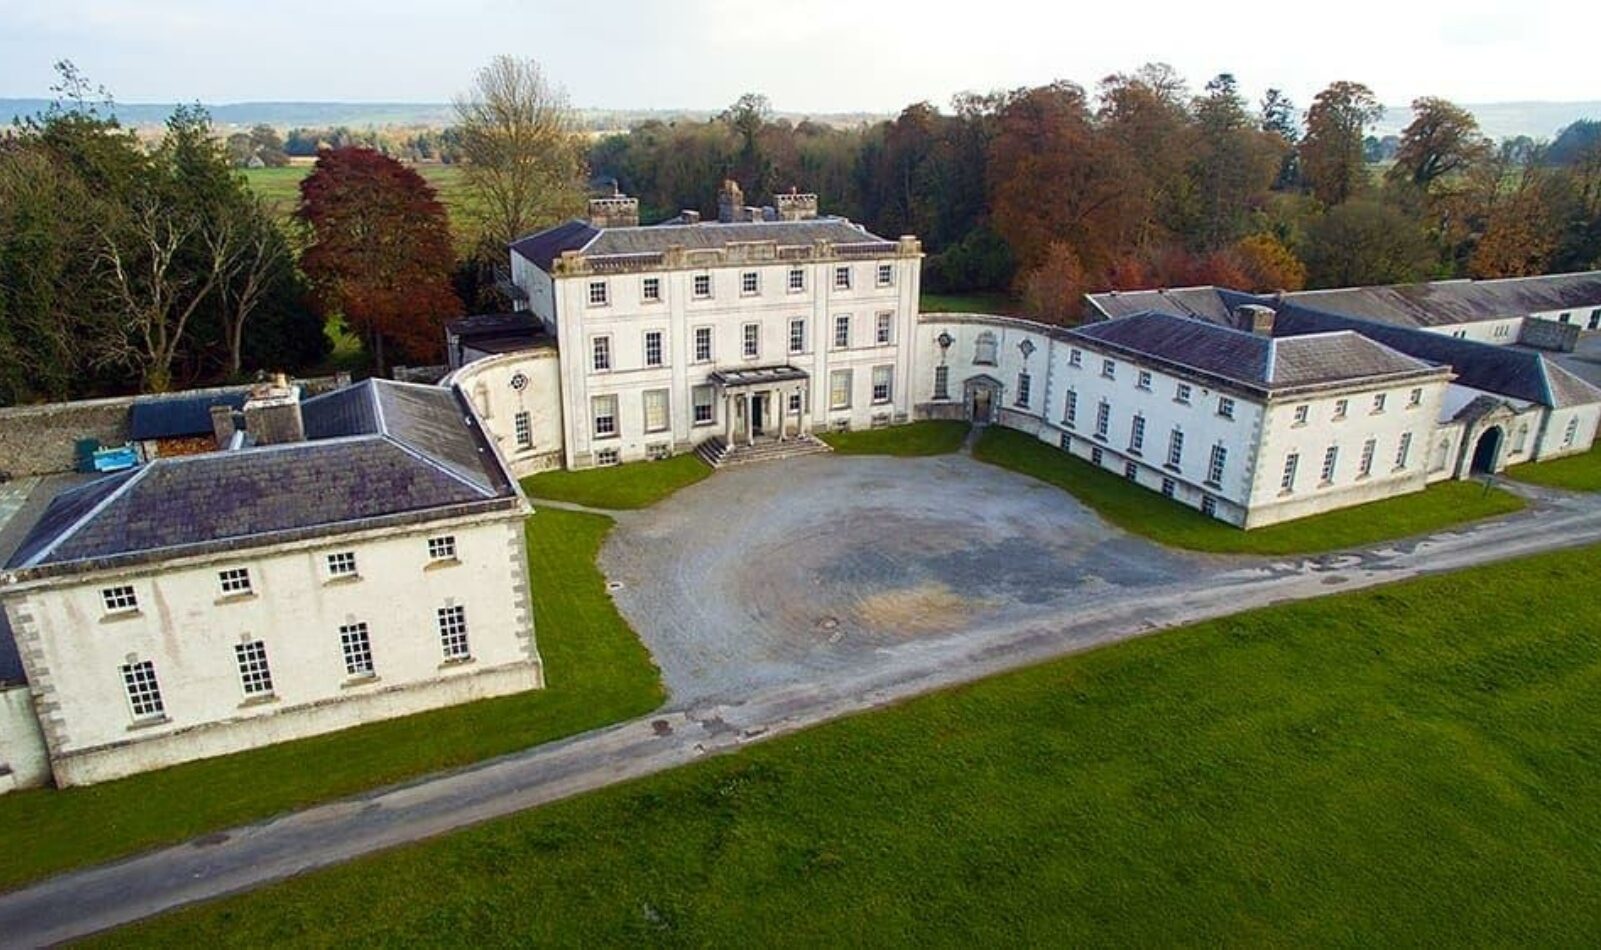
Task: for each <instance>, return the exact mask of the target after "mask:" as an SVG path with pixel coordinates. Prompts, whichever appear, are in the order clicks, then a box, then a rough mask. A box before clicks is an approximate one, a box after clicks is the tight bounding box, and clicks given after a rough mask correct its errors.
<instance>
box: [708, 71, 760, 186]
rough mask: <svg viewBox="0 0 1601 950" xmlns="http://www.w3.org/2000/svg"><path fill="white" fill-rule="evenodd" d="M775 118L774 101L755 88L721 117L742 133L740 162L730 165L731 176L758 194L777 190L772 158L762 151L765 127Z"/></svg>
mask: <svg viewBox="0 0 1601 950" xmlns="http://www.w3.org/2000/svg"><path fill="white" fill-rule="evenodd" d="M772 119H773V104H772V103H771V102H768V101H767V97H766V96H764V95H761V94H760V93H754V92H747V93H745V94H744V95H742V96H740V97H739V98H738V99H737V100H735V101H734V104H733V105H731V106H729V107H728V108H726V109H724V110H723V112H722V114H721V115H719V116H718V117H717V121H719V122H721V123H723V124H724V125H726V126H728V127H729V128H730V129H732V130H733V131H734V134H735V135H736V136H738V137H739V157H738V160H737V164H736V165H734V166H733V167H732V168H730V169H728V175H729V177H732V178H734V179H735V180H736V181H743V182H745V183H746V184H748V185H749V186H750V188H751V191H752V193H753V194H757V195H765V194H769V193H770V192H771V191H772V190H773V188H772V185H773V182H772V173H773V166H772V162H771V161H770V160H769V159H768V157H767V156H766V155H765V154H763V151H762V131H763V130H764V129H765V128H766V127H767V125H768V123H770V122H771V121H772Z"/></svg>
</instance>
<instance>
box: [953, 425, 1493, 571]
mask: <svg viewBox="0 0 1601 950" xmlns="http://www.w3.org/2000/svg"><path fill="white" fill-rule="evenodd" d="M973 457H974V458H977V459H979V460H980V461H984V462H989V463H990V464H992V465H999V466H1001V467H1002V468H1009V469H1011V470H1012V471H1014V472H1021V473H1022V474H1024V475H1030V476H1032V477H1034V478H1037V479H1039V480H1040V481H1042V482H1048V483H1050V484H1052V485H1055V486H1057V487H1058V488H1061V489H1062V490H1064V491H1066V492H1068V493H1069V494H1071V495H1072V496H1073V497H1075V498H1077V499H1078V500H1079V501H1082V502H1083V503H1084V504H1086V505H1088V506H1090V507H1091V508H1093V509H1095V511H1096V512H1097V513H1098V514H1099V515H1100V516H1101V517H1103V518H1105V519H1106V520H1107V521H1110V522H1112V523H1113V524H1115V525H1117V526H1118V527H1120V528H1122V529H1124V530H1125V531H1130V532H1133V533H1134V534H1138V535H1143V536H1144V537H1147V538H1150V539H1151V540H1152V541H1156V542H1158V543H1160V544H1167V545H1171V546H1173V547H1178V548H1188V549H1190V550H1192V551H1210V552H1214V553H1219V554H1314V553H1318V552H1321V551H1332V550H1336V549H1338V548H1349V547H1360V546H1363V545H1368V544H1374V543H1377V542H1379V541H1390V540H1394V539H1396V538H1405V537H1410V536H1411V535H1415V534H1425V533H1427V532H1430V531H1437V530H1439V529H1441V528H1446V527H1450V526H1452V525H1457V524H1462V523H1464V522H1467V521H1474V520H1477V519H1479V518H1488V517H1491V516H1494V515H1504V514H1507V513H1509V512H1513V511H1517V510H1519V509H1521V508H1522V507H1523V501H1522V499H1520V498H1518V497H1517V496H1516V495H1512V494H1509V493H1507V492H1504V491H1501V490H1499V489H1490V490H1489V491H1486V490H1485V488H1484V486H1482V485H1479V484H1477V483H1473V482H1456V481H1448V482H1440V483H1438V484H1435V485H1432V486H1430V487H1429V488H1427V489H1425V490H1423V491H1421V492H1416V493H1413V494H1410V495H1402V496H1400V497H1396V498H1386V499H1384V500H1383V501H1375V502H1371V503H1369V504H1365V505H1357V506H1355V507H1352V508H1341V509H1339V510H1338V511H1330V512H1327V513H1325V514H1321V515H1312V516H1310V517H1306V518H1300V519H1297V520H1295V521H1288V522H1285V523H1283V524H1276V525H1269V526H1268V527H1265V528H1255V529H1253V530H1251V531H1241V530H1240V529H1239V528H1235V527H1233V526H1231V525H1227V524H1224V523H1223V522H1221V521H1218V520H1216V519H1214V518H1208V517H1206V516H1205V515H1203V514H1201V513H1200V512H1199V511H1196V510H1195V509H1193V508H1189V507H1187V506H1185V505H1181V504H1179V503H1178V502H1175V501H1170V500H1168V499H1166V498H1163V497H1162V496H1161V495H1159V494H1157V493H1156V492H1153V491H1151V490H1150V489H1147V488H1140V487H1139V486H1137V485H1131V484H1129V483H1128V481H1127V480H1125V479H1123V478H1120V477H1119V476H1118V475H1117V474H1115V473H1113V472H1110V471H1107V470H1105V469H1101V468H1097V467H1096V466H1094V465H1091V464H1090V463H1088V462H1085V461H1084V460H1082V459H1079V458H1075V457H1073V456H1070V455H1068V454H1067V453H1066V452H1063V451H1061V450H1060V449H1058V448H1056V447H1055V446H1052V445H1047V444H1046V443H1044V442H1041V441H1040V440H1039V439H1036V438H1034V437H1033V436H1031V435H1028V434H1027V433H1023V432H1018V431H1016V430H1014V429H1003V428H1000V427H999V426H991V427H989V429H987V430H985V432H984V435H983V437H982V438H981V439H980V440H979V443H978V445H977V446H976V447H975V448H974V450H973Z"/></svg>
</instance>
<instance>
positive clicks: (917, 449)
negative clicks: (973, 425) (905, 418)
mask: <svg viewBox="0 0 1601 950" xmlns="http://www.w3.org/2000/svg"><path fill="white" fill-rule="evenodd" d="M967 429H968V425H967V423H966V422H960V421H950V420H926V421H923V422H913V423H911V424H909V425H903V426H892V427H890V428H887V429H863V430H860V431H857V432H827V433H821V434H819V435H818V438H820V439H822V440H823V441H824V442H827V443H828V444H829V445H831V446H833V448H834V451H835V452H838V453H839V454H841V455H903V456H909V455H945V454H947V453H949V452H954V451H956V450H957V449H959V448H961V447H962V440H963V439H965V438H967Z"/></svg>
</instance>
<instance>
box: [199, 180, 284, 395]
mask: <svg viewBox="0 0 1601 950" xmlns="http://www.w3.org/2000/svg"><path fill="white" fill-rule="evenodd" d="M234 215H235V217H234V220H233V222H232V223H231V224H230V226H229V230H230V231H231V232H232V234H233V235H234V239H233V240H232V241H231V249H230V253H229V254H228V255H227V257H226V260H225V261H224V262H223V273H222V275H221V276H220V278H219V280H218V283H217V297H218V299H219V300H220V301H221V303H222V322H223V328H224V330H225V332H226V333H227V335H228V375H230V376H238V375H239V371H240V369H241V367H242V365H243V361H244V356H243V350H244V338H245V323H246V322H247V321H248V320H249V319H250V315H251V314H252V313H254V312H255V310H256V308H257V307H258V306H260V305H261V302H262V300H263V299H265V297H266V295H267V292H268V291H269V290H271V289H272V287H273V285H274V284H275V283H276V282H277V280H278V278H279V277H280V276H281V275H282V274H283V272H284V270H285V269H286V268H287V266H288V264H289V248H288V245H287V244H285V243H284V239H283V235H281V234H279V233H278V228H277V225H275V224H274V223H273V221H272V216H271V215H269V214H268V213H267V211H266V209H265V208H264V207H263V206H262V203H261V199H259V198H254V197H252V198H251V199H250V200H249V201H248V202H247V203H246V204H244V205H243V206H241V207H240V208H239V209H238V210H236V211H235V212H234Z"/></svg>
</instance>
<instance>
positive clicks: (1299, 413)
mask: <svg viewBox="0 0 1601 950" xmlns="http://www.w3.org/2000/svg"><path fill="white" fill-rule="evenodd" d="M1311 415H1312V407H1311V406H1304V405H1303V406H1296V407H1295V421H1294V422H1293V423H1291V425H1298V426H1304V425H1306V423H1307V420H1308V419H1309V418H1311Z"/></svg>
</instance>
